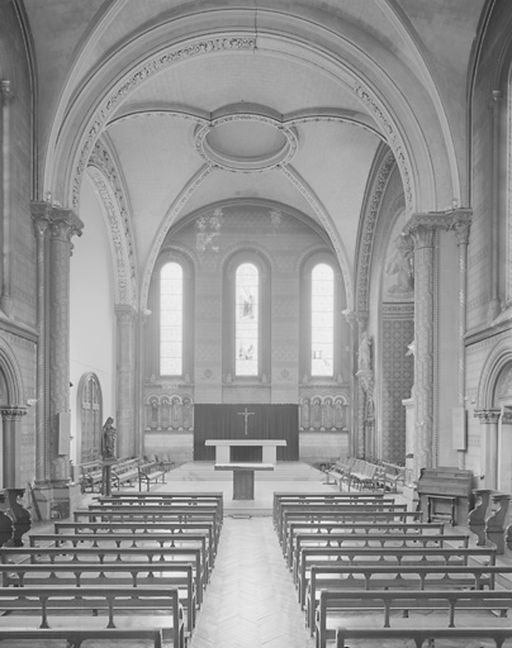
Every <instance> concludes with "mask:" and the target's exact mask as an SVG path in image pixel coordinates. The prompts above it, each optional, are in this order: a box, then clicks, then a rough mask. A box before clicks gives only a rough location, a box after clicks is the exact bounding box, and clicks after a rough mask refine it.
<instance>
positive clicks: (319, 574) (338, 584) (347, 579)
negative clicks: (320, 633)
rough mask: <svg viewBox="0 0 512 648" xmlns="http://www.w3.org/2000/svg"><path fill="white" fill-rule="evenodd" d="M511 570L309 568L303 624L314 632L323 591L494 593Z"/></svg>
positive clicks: (478, 567) (462, 567)
mask: <svg viewBox="0 0 512 648" xmlns="http://www.w3.org/2000/svg"><path fill="white" fill-rule="evenodd" d="M505 574H511V575H512V567H499V566H497V565H485V566H484V565H476V564H475V565H473V564H471V565H431V566H427V565H424V564H423V565H420V564H418V565H407V566H404V565H396V566H394V567H390V566H387V567H385V566H383V565H379V566H377V567H375V566H368V565H366V566H362V565H350V566H344V565H335V564H333V563H330V564H329V563H327V564H323V565H320V564H317V565H312V567H311V571H310V574H309V582H308V588H307V592H306V605H305V608H306V609H305V614H306V622H307V625H308V626H309V627H310V629H311V632H312V633H313V630H314V621H315V612H316V608H317V606H318V601H319V599H320V592H322V591H323V590H331V591H332V590H367V591H368V590H374V589H385V590H389V589H405V590H407V589H412V590H427V589H430V590H432V589H434V590H435V589H450V590H451V589H466V590H481V589H484V588H488V589H494V588H495V585H496V583H497V581H498V580H499V579H500V577H502V576H503V575H505Z"/></svg>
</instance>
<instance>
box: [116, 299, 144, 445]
mask: <svg viewBox="0 0 512 648" xmlns="http://www.w3.org/2000/svg"><path fill="white" fill-rule="evenodd" d="M115 312H116V322H117V371H116V373H117V414H116V416H117V422H116V423H117V433H118V442H117V443H118V455H119V457H128V456H133V455H137V454H139V444H138V443H137V437H138V434H139V433H140V430H139V429H138V424H137V419H136V413H137V410H136V406H135V381H136V374H135V359H136V353H135V351H136V342H137V314H136V312H135V310H134V308H133V307H132V306H129V305H118V306H116V309H115Z"/></svg>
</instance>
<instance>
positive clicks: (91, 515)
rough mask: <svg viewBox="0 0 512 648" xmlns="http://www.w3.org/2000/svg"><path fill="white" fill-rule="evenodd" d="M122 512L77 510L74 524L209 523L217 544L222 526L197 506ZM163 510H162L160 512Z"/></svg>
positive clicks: (209, 510)
mask: <svg viewBox="0 0 512 648" xmlns="http://www.w3.org/2000/svg"><path fill="white" fill-rule="evenodd" d="M120 509H122V510H112V509H110V508H107V509H102V510H99V511H94V510H93V511H90V510H85V509H82V510H80V509H78V510H76V511H73V520H74V521H75V522H80V521H82V522H96V521H99V522H101V521H108V522H137V523H139V524H153V525H154V524H155V523H163V522H170V523H176V522H209V523H211V524H212V525H213V533H214V537H215V542H216V543H217V542H218V539H219V535H220V530H221V526H222V518H220V517H219V515H218V513H217V511H215V510H212V508H211V507H208V508H204V507H199V506H194V507H192V506H182V507H173V509H172V511H171V510H169V509H165V508H163V507H151V508H149V507H145V506H143V505H141V506H135V505H134V506H131V507H128V510H127V507H120ZM162 509H163V510H162Z"/></svg>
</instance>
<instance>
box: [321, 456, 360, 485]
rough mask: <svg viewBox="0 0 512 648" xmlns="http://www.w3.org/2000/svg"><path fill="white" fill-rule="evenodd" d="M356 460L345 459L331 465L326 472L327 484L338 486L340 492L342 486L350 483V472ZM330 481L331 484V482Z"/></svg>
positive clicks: (351, 458)
mask: <svg viewBox="0 0 512 648" xmlns="http://www.w3.org/2000/svg"><path fill="white" fill-rule="evenodd" d="M355 461H356V459H354V458H353V457H346V458H344V459H341V458H340V459H338V460H337V461H335V462H334V463H333V464H331V465H330V466H328V468H327V470H326V475H327V483H328V484H329V483H334V484H338V486H339V489H340V490H341V488H342V485H343V484H344V483H347V484H348V482H349V481H350V471H351V469H352V466H353V465H354V463H355ZM331 480H332V482H331Z"/></svg>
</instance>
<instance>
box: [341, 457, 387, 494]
mask: <svg viewBox="0 0 512 648" xmlns="http://www.w3.org/2000/svg"><path fill="white" fill-rule="evenodd" d="M377 472H378V466H377V465H376V464H373V463H370V462H369V461H365V460H364V459H356V460H355V462H354V464H353V465H352V467H351V468H350V472H349V478H348V488H349V490H350V488H352V487H354V488H359V490H362V489H363V488H368V489H372V490H376V489H377V488H378V487H379V484H378V481H377Z"/></svg>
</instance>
